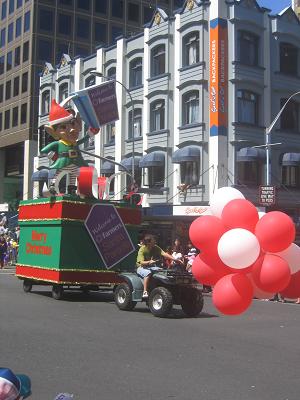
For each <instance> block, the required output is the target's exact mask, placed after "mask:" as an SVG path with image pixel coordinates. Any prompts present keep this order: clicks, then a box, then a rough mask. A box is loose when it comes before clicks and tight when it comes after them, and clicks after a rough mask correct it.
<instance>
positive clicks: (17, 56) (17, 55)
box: [14, 46, 21, 67]
mask: <svg viewBox="0 0 300 400" xmlns="http://www.w3.org/2000/svg"><path fill="white" fill-rule="evenodd" d="M20 57H21V48H20V46H18V47H16V48H15V60H14V66H15V67H17V66H18V65H20Z"/></svg>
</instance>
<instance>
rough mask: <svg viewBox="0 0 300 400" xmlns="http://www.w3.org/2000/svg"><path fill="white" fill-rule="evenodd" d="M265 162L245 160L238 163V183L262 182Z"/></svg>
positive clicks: (255, 183)
mask: <svg viewBox="0 0 300 400" xmlns="http://www.w3.org/2000/svg"><path fill="white" fill-rule="evenodd" d="M262 176H263V163H261V162H259V161H245V162H238V163H237V181H238V182H237V183H238V185H250V186H251V185H254V186H258V185H260V184H261V183H262Z"/></svg>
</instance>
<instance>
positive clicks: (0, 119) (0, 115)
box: [0, 112, 3, 132]
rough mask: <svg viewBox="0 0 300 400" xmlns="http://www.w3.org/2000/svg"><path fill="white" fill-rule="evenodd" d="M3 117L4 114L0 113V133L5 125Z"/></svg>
mask: <svg viewBox="0 0 300 400" xmlns="http://www.w3.org/2000/svg"><path fill="white" fill-rule="evenodd" d="M2 119H3V116H2V112H0V132H1V131H2V124H3V121H2Z"/></svg>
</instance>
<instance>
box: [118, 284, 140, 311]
mask: <svg viewBox="0 0 300 400" xmlns="http://www.w3.org/2000/svg"><path fill="white" fill-rule="evenodd" d="M115 303H116V305H117V307H118V308H119V309H120V310H122V311H131V310H133V309H134V307H135V306H136V301H133V300H132V294H131V290H130V287H129V286H128V285H127V283H121V284H120V285H118V286H117V288H116V290H115Z"/></svg>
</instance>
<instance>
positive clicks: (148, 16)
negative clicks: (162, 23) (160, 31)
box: [144, 6, 154, 24]
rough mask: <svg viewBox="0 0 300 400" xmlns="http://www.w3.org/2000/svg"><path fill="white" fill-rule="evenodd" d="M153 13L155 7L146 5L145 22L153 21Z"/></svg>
mask: <svg viewBox="0 0 300 400" xmlns="http://www.w3.org/2000/svg"><path fill="white" fill-rule="evenodd" d="M153 14H154V10H153V8H151V7H150V6H148V7H144V24H147V23H148V22H150V21H151V19H152V17H153Z"/></svg>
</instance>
